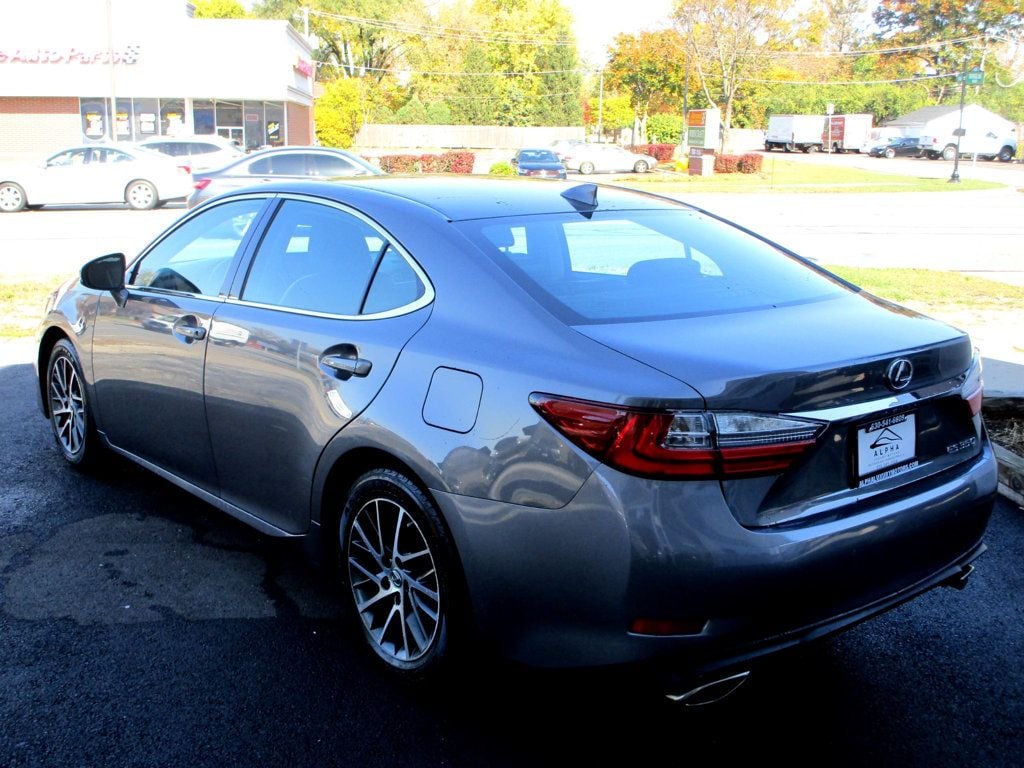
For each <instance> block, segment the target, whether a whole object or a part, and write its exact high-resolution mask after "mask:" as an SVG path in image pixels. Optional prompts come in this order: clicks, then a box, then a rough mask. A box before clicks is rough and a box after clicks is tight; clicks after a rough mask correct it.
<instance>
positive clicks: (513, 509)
mask: <svg viewBox="0 0 1024 768" xmlns="http://www.w3.org/2000/svg"><path fill="white" fill-rule="evenodd" d="M37 366H38V369H37V370H38V375H39V394H40V397H41V400H42V410H43V413H44V414H45V415H46V416H47V417H48V418H49V420H50V423H51V425H52V431H53V435H54V437H55V439H56V444H57V447H58V448H59V450H60V453H61V455H62V456H63V457H64V458H65V459H66V460H67V462H69V463H70V464H73V465H79V466H84V465H88V464H93V463H95V462H96V461H97V460H99V459H100V458H101V457H102V455H103V450H104V449H112V450H113V451H116V452H117V453H119V454H121V455H123V456H127V457H128V458H129V459H131V460H133V461H136V462H138V463H140V464H141V465H142V466H144V467H147V468H148V469H150V470H152V471H153V472H155V473H156V474H158V475H160V476H161V477H163V478H165V479H167V480H169V481H170V482H172V483H174V484H176V485H178V486H180V487H182V488H185V489H187V490H189V491H191V492H192V493H194V494H195V495H196V496H198V497H199V498H201V499H203V500H205V501H207V502H209V503H210V504H212V505H214V506H216V507H218V508H220V509H221V510H223V511H224V512H226V513H228V514H229V515H233V516H235V517H237V518H238V519H240V520H243V521H245V522H246V523H248V524H250V525H252V526H254V527H255V528H257V529H258V530H260V531H262V532H264V533H265V534H267V535H270V536H282V537H293V538H301V539H305V540H306V542H307V544H308V548H309V550H310V551H311V552H312V553H314V554H315V555H316V557H317V558H318V559H319V560H320V561H321V562H323V563H324V564H325V565H326V566H327V568H328V569H329V570H330V571H331V572H332V573H334V574H335V575H336V577H337V579H338V581H339V583H340V584H343V585H344V590H345V591H346V593H347V601H348V603H349V605H350V606H351V609H352V611H353V613H354V615H355V616H357V617H358V619H359V624H360V625H361V627H362V632H363V635H364V636H365V640H366V643H367V644H368V646H369V647H370V648H371V649H372V650H373V651H374V652H375V653H376V654H377V656H378V657H379V658H380V659H381V660H383V662H385V663H386V664H387V665H388V666H390V667H391V668H393V669H394V670H397V671H400V672H405V673H422V672H425V671H427V670H432V669H435V668H437V667H440V666H441V665H442V663H443V662H446V661H447V660H449V659H450V658H451V657H452V656H453V655H457V652H458V650H459V648H460V647H461V648H465V642H466V641H469V640H470V639H471V638H472V642H474V643H476V644H479V645H485V646H487V647H493V648H495V649H497V650H498V651H499V652H501V653H503V654H505V655H507V656H509V657H512V658H514V659H518V660H521V661H524V662H528V663H531V664H537V665H544V666H578V665H593V666H602V665H611V664H623V663H630V662H656V663H657V664H658V665H659V666H664V667H665V668H666V669H676V670H682V671H684V672H685V674H686V676H687V678H691V677H692V678H693V680H694V682H695V683H696V682H697V680H698V679H699V680H700V681H701V682H700V684H699V685H695V686H694V687H693V688H692V689H691V688H690V687H689V686H687V687H685V690H684V689H682V688H680V689H678V690H675V691H674V692H673V693H672V695H673V696H675V697H677V698H685V697H687V696H690V695H706V694H707V692H708V691H709V690H715V687H714V686H716V685H719V684H720V685H723V686H724V685H732V684H734V683H735V682H736V681H738V680H741V679H742V678H743V675H744V674H745V673H746V672H747V670H748V667H749V665H750V664H751V662H752V660H754V659H756V658H757V657H759V656H762V655H764V654H767V653H770V652H772V651H775V650H778V649H781V648H786V647H790V646H793V645H795V644H798V643H801V642H805V641H808V640H812V639H815V638H818V637H821V636H823V635H826V634H828V633H830V632H834V631H837V630H840V629H843V628H845V627H848V626H850V625H852V624H854V623H856V622H859V621H861V620H863V619H865V618H867V617H869V616H872V615H874V614H876V613H879V612H881V611H884V610H887V609H889V608H892V607H894V606H896V605H898V604H900V603H902V602H904V601H905V600H908V599H910V598H912V597H914V596H916V595H918V594H920V593H922V592H924V591H926V590H928V589H930V588H932V587H935V586H937V585H942V584H946V585H952V586H963V584H964V582H965V580H966V577H967V574H968V573H969V571H970V568H971V562H972V561H973V560H974V559H975V558H976V557H977V556H978V555H979V554H980V553H981V552H982V551H983V549H984V545H983V543H982V536H983V534H984V531H985V527H986V524H987V522H988V518H989V515H990V513H991V509H992V504H993V500H994V496H995V492H996V482H997V481H996V464H995V461H994V459H993V454H992V449H991V447H990V445H989V442H988V439H987V437H986V434H985V430H984V426H983V424H982V420H981V416H980V409H981V397H982V384H981V376H980V368H979V365H978V362H977V360H976V359H975V358H974V357H973V353H972V346H971V343H970V340H969V339H968V338H967V337H966V336H965V335H964V334H963V333H961V332H960V331H957V330H955V329H953V328H950V327H948V326H946V325H943V324H941V323H938V322H936V321H934V320H931V319H929V318H927V317H923V316H921V315H919V314H916V313H914V312H912V311H910V310H907V309H905V308H902V307H898V306H895V305H892V304H889V303H887V302H885V301H883V300H881V299H878V298H876V297H874V296H871V295H868V294H865V293H863V292H861V291H860V290H858V289H857V288H855V287H853V286H851V285H850V284H848V283H846V282H844V281H842V280H840V279H838V278H836V277H834V276H833V275H831V274H829V273H828V272H825V271H823V270H821V269H820V268H817V267H815V266H814V265H813V264H811V263H809V262H806V261H804V260H802V259H800V258H798V257H796V256H794V255H793V254H791V253H790V252H788V251H785V250H783V249H781V248H779V247H777V246H774V245H772V244H771V243H769V242H767V241H765V240H763V239H761V238H758V237H756V236H753V235H751V234H749V233H748V232H746V231H744V230H740V229H738V228H736V227H733V226H731V225H729V224H727V223H724V222H722V221H721V220H719V219H717V218H716V217H713V216H710V215H708V214H706V213H704V212H702V211H700V210H698V209H696V208H693V207H690V206H687V205H684V204H681V203H675V202H672V201H669V200H666V199H663V198H659V197H654V196H649V195H644V194H640V193H634V192H629V191H626V190H621V189H615V188H605V187H598V186H596V185H593V184H578V185H573V184H571V183H565V182H559V181H532V180H521V181H518V180H517V181H498V180H486V179H452V178H419V179H417V178H398V177H395V178H368V179H362V180H354V181H351V182H346V183H345V184H338V183H326V182H318V183H317V182H305V183H267V184H265V185H262V186H261V187H258V188H250V189H248V190H244V191H238V192H234V193H230V194H228V195H225V196H223V197H221V198H218V199H217V200H214V201H211V202H210V203H208V204H206V205H204V206H202V207H201V208H199V209H197V210H195V211H192V212H190V213H189V214H188V215H186V216H185V217H183V218H182V219H181V220H180V221H178V222H176V223H175V224H173V225H172V226H171V227H170V229H168V230H167V231H166V232H164V233H163V234H161V235H160V236H159V237H158V238H157V239H156V240H155V241H154V242H153V243H152V244H150V245H149V246H148V247H146V248H145V249H144V250H143V251H142V253H141V254H139V255H138V256H136V257H134V258H132V259H131V260H130V261H129V262H128V263H127V265H126V263H125V258H124V256H123V255H121V254H113V255H110V256H104V257H100V258H98V259H95V260H94V261H92V262H90V263H88V264H86V265H85V267H83V269H82V272H81V277H80V279H78V280H76V281H72V282H70V283H68V284H66V285H65V286H63V287H62V288H61V289H60V290H59V291H57V292H56V293H55V294H54V295H53V297H52V298H51V300H50V302H49V306H48V308H47V312H46V317H45V321H44V323H43V326H42V329H41V333H40V336H39V352H38V359H37ZM708 685H712V686H713V687H712V688H710V689H709V688H707V686H708ZM693 691H697V693H696V694H693Z"/></svg>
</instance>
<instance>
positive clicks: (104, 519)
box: [0, 344, 1024, 768]
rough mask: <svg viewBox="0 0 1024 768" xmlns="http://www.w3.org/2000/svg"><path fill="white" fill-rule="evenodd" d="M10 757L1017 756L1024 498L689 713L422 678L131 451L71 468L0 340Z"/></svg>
mask: <svg viewBox="0 0 1024 768" xmlns="http://www.w3.org/2000/svg"><path fill="white" fill-rule="evenodd" d="M0 347H3V349H0V402H2V403H3V406H2V408H0V430H2V431H3V434H4V435H6V440H5V441H4V442H3V444H2V447H0V766H5V767H8V768H14V767H15V766H118V767H119V768H121V767H122V766H167V765H188V766H202V765H210V766H219V767H220V766H235V765H240V766H255V765H259V766H278V765H281V766H284V765H287V766H307V765H308V766H313V765H316V766H325V765H353V766H449V765H451V766H462V765H467V766H524V765H531V766H538V765H556V764H558V765H585V764H592V765H609V764H614V763H622V764H630V765H643V764H653V763H654V761H659V763H661V764H666V765H684V764H694V763H696V762H698V761H705V760H714V761H715V764H731V763H738V762H739V761H740V760H741V759H744V758H748V759H749V755H750V754H751V750H753V751H754V753H755V754H756V753H760V754H761V755H762V759H764V760H768V761H771V762H776V761H778V762H781V761H785V762H786V763H789V764H793V765H810V764H814V765H829V766H846V765H850V766H854V765H901V766H928V767H929V768H937V767H940V766H957V767H958V768H959V767H960V766H964V765H984V766H1019V765H1020V762H1021V755H1022V754H1024V728H1022V727H1021V723H1022V722H1024V665H1022V664H1021V659H1022V658H1024V569H1022V567H1021V563H1022V561H1024V510H1021V509H1019V508H1017V507H1015V506H1011V505H1009V504H1008V503H1007V502H1006V501H1005V500H1000V502H999V504H998V506H997V508H996V512H995V515H994V517H993V521H992V525H991V527H990V529H989V534H988V539H987V540H988V544H989V547H990V549H989V551H988V552H987V553H986V554H985V555H984V556H983V558H982V559H981V560H980V561H979V563H978V569H977V571H976V573H975V575H974V576H973V577H972V579H971V582H970V584H969V585H968V587H967V589H966V590H964V591H963V592H957V591H954V590H951V589H940V590H936V591H933V592H930V593H928V594H926V595H924V596H922V597H921V598H919V599H917V600H915V601H913V602H911V603H909V604H907V605H905V606H902V607H900V608H898V609H897V610H895V611H892V612H890V613H889V614H886V615H885V616H882V617H879V618H877V619H875V620H873V621H871V622H868V623H866V624H863V625H860V626H858V627H856V628H854V629H853V630H851V631H849V632H847V633H845V634H843V635H841V636H839V637H837V638H834V639H832V640H829V641H826V642H822V643H818V644H815V645H811V646H808V647H806V648H803V649H801V650H799V651H797V652H795V653H791V654H789V655H786V656H784V657H779V658H777V659H775V660H772V661H770V662H768V663H766V664H765V665H764V666H763V667H761V668H759V669H756V670H755V673H754V675H753V677H752V679H751V681H750V682H749V683H748V684H747V686H746V687H745V688H744V689H741V690H740V692H739V693H738V694H736V695H735V696H734V697H732V698H731V699H728V700H726V701H725V702H722V703H721V704H718V705H715V706H712V707H708V708H704V709H701V710H681V709H679V708H677V707H674V706H669V705H668V704H667V703H665V702H664V701H663V700H661V699H660V698H659V697H658V696H657V695H655V692H654V691H653V690H651V689H649V688H647V687H646V686H645V685H642V684H640V682H639V681H638V680H637V679H636V676H635V675H633V674H632V673H629V672H618V673H607V672H605V673H599V672H593V671H591V672H577V673H555V672H544V671H533V670H524V669H521V668H518V667H511V666H508V665H502V664H498V663H496V662H481V663H478V664H477V665H475V666H474V667H473V668H472V669H470V670H468V671H466V672H464V673H462V674H460V675H457V676H454V677H453V678H450V679H448V680H446V681H445V682H443V683H438V684H434V685H431V686H411V685H406V684H400V683H398V682H396V681H395V680H393V679H392V678H391V677H389V676H388V675H387V674H385V673H384V672H383V671H382V670H381V669H379V668H378V667H377V665H376V662H375V661H374V660H373V659H371V658H370V656H369V654H368V653H367V652H364V650H363V649H362V646H361V644H360V642H361V641H359V639H358V635H357V633H356V631H355V630H354V628H353V627H352V626H351V624H350V623H349V621H348V620H347V619H346V618H345V617H344V615H343V611H342V610H341V603H340V601H339V599H338V596H337V595H336V594H335V592H334V590H333V589H332V587H331V586H330V584H329V582H328V581H327V580H326V579H325V578H324V577H323V576H322V575H320V574H318V573H317V572H315V571H313V570H312V569H310V568H309V567H308V566H306V565H305V564H304V561H303V560H302V558H301V556H300V553H299V551H298V548H297V547H296V546H295V544H294V542H288V541H282V540H277V539H271V538H267V537H264V536H261V535H260V534H257V533H255V532H254V531H252V530H250V529H248V528H246V527H245V526H243V525H242V524H240V523H238V522H236V521H234V520H233V519H231V518H229V517H227V516H225V515H223V514H221V513H219V512H218V511H216V510H214V509H213V508H211V507H209V506H207V505H205V504H203V503H201V502H199V501H197V500H196V499H194V498H192V497H191V496H189V495H187V494H185V493H183V492H181V491H179V490H177V489H176V488H174V487H173V486H171V485H169V484H168V483H166V482H164V481H162V480H160V479H158V478H156V477H155V476H153V475H151V474H149V473H147V472H145V471H144V470H141V469H139V468H136V467H134V466H133V465H130V464H128V463H127V462H123V461H119V460H113V461H112V462H111V463H110V464H109V466H108V467H107V468H106V469H105V470H104V471H102V472H99V473H94V474H84V473H80V472H76V471H74V470H71V469H69V468H68V467H66V466H64V465H63V463H62V461H61V460H60V459H59V457H58V454H57V452H56V449H55V447H54V446H53V445H52V441H51V437H50V434H49V432H48V425H47V423H46V421H45V420H44V419H43V418H42V417H41V415H40V413H39V411H38V408H37V405H36V396H35V392H34V386H35V385H34V378H33V374H32V370H31V366H30V365H29V364H28V362H27V360H28V359H29V355H30V354H31V346H30V345H28V344H16V345H0Z"/></svg>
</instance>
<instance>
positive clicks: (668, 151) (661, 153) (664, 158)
mask: <svg viewBox="0 0 1024 768" xmlns="http://www.w3.org/2000/svg"><path fill="white" fill-rule="evenodd" d="M675 149H676V145H675V144H637V145H636V147H635V148H634V151H635V152H640V153H641V154H644V155H650V156H651V157H653V158H654V159H655V160H657V161H658V162H659V163H667V162H668V161H669V160H671V159H672V153H673V152H675Z"/></svg>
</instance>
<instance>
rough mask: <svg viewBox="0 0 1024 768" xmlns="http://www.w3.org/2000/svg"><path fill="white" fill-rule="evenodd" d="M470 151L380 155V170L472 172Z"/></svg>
mask: <svg viewBox="0 0 1024 768" xmlns="http://www.w3.org/2000/svg"><path fill="white" fill-rule="evenodd" d="M474 160H475V157H474V155H473V153H472V152H445V153H444V154H441V155H381V158H380V167H381V170H384V171H386V172H387V173H472V172H473V162H474Z"/></svg>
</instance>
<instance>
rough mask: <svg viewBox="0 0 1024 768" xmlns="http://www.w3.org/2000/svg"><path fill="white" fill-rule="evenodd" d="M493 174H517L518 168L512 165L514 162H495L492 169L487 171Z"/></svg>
mask: <svg viewBox="0 0 1024 768" xmlns="http://www.w3.org/2000/svg"><path fill="white" fill-rule="evenodd" d="M487 172H488V173H489V174H491V176H515V175H516V169H515V168H513V167H512V163H504V162H502V163H495V164H494V165H492V166H491V168H490V170H489V171H487Z"/></svg>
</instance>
